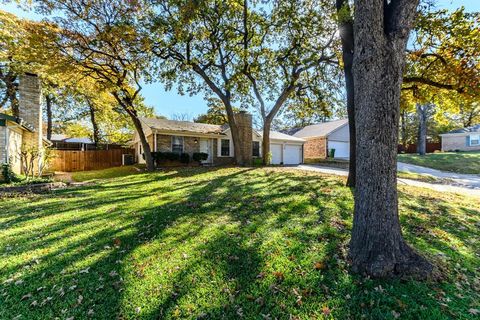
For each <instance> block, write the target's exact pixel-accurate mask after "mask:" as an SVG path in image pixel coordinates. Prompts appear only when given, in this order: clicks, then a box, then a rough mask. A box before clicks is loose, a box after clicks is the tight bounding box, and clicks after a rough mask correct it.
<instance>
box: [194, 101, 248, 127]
mask: <svg viewBox="0 0 480 320" xmlns="http://www.w3.org/2000/svg"><path fill="white" fill-rule="evenodd" d="M207 105H208V109H207V112H206V113H205V114H200V115H199V116H198V117H197V118H195V119H194V120H193V121H194V122H198V123H208V124H217V125H224V124H227V123H228V117H227V112H226V111H225V106H224V105H223V103H222V101H221V100H219V99H216V98H209V99H208V102H207ZM239 111H240V109H239V108H235V107H233V112H239Z"/></svg>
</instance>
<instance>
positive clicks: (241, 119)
mask: <svg viewBox="0 0 480 320" xmlns="http://www.w3.org/2000/svg"><path fill="white" fill-rule="evenodd" d="M235 122H236V123H237V127H238V131H239V135H240V141H241V145H240V149H241V151H242V155H243V157H242V158H243V162H244V164H246V165H250V164H251V163H252V134H253V129H252V115H251V114H249V113H247V112H246V111H240V112H238V113H236V114H235Z"/></svg>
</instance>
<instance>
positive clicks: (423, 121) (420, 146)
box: [417, 104, 428, 156]
mask: <svg viewBox="0 0 480 320" xmlns="http://www.w3.org/2000/svg"><path fill="white" fill-rule="evenodd" d="M427 112H428V106H426V105H425V106H422V105H420V104H417V116H418V133H417V153H418V154H419V155H421V156H424V155H425V154H426V153H427V118H428V116H427Z"/></svg>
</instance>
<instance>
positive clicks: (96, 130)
mask: <svg viewBox="0 0 480 320" xmlns="http://www.w3.org/2000/svg"><path fill="white" fill-rule="evenodd" d="M87 103H88V109H89V112H90V122H91V123H92V128H93V143H94V144H95V148H97V147H98V142H99V141H100V129H99V127H98V123H97V119H96V117H95V106H94V105H93V103H92V102H91V101H90V99H87Z"/></svg>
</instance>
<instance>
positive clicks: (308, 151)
mask: <svg viewBox="0 0 480 320" xmlns="http://www.w3.org/2000/svg"><path fill="white" fill-rule="evenodd" d="M306 140H307V141H306V142H305V144H304V146H303V157H304V162H306V163H308V162H315V161H316V160H319V159H325V158H327V138H326V137H315V138H307V139H306Z"/></svg>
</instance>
